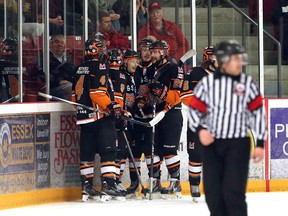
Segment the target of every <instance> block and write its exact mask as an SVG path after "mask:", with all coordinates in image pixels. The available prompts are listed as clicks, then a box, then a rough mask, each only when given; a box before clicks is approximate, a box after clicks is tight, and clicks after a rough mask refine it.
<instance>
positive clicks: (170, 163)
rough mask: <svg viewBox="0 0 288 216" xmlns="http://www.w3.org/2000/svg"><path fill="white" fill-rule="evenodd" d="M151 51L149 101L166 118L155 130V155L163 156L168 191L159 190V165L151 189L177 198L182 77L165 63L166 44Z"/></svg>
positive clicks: (181, 119)
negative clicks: (151, 66)
mask: <svg viewBox="0 0 288 216" xmlns="http://www.w3.org/2000/svg"><path fill="white" fill-rule="evenodd" d="M150 51H151V60H152V63H153V64H154V66H155V72H154V73H153V79H152V80H151V83H150V84H149V89H150V92H151V94H152V95H153V96H154V100H152V101H153V102H154V103H155V102H156V104H157V106H156V112H160V111H163V110H165V111H166V115H165V117H164V118H163V119H162V120H161V121H160V123H159V124H158V125H157V127H156V137H155V141H156V143H155V153H156V155H157V154H158V155H159V153H160V156H163V158H164V160H165V164H166V167H167V169H168V172H169V175H170V185H169V187H167V188H161V184H160V163H159V164H157V165H155V163H154V165H153V167H154V169H153V177H154V178H156V179H155V181H154V185H153V187H154V189H155V190H161V194H162V195H163V196H166V195H168V196H169V195H172V194H173V195H175V194H177V195H179V193H181V191H182V189H181V185H180V158H179V156H178V153H177V150H178V147H179V141H180V136H181V130H182V125H183V117H182V112H181V100H180V92H179V91H180V89H181V86H182V83H183V78H184V74H183V70H182V69H181V68H178V66H177V65H176V64H174V63H172V62H170V61H168V60H167V58H168V56H169V45H168V44H167V43H166V42H165V41H159V40H158V41H155V42H153V43H152V44H151V46H150ZM155 99H156V100H155ZM157 148H158V150H159V151H158V152H157ZM154 162H157V161H154ZM149 174H150V173H149ZM155 174H156V175H155ZM150 175H151V174H150Z"/></svg>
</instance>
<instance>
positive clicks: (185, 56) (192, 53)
mask: <svg viewBox="0 0 288 216" xmlns="http://www.w3.org/2000/svg"><path fill="white" fill-rule="evenodd" d="M196 54H197V52H196V51H195V50H194V49H191V50H189V51H188V52H186V53H185V54H184V55H183V56H182V57H181V58H180V60H179V63H178V65H179V66H180V67H181V66H182V65H183V64H184V63H185V62H186V61H187V60H188V59H189V58H191V57H193V56H195V55H196Z"/></svg>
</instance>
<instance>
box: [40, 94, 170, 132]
mask: <svg viewBox="0 0 288 216" xmlns="http://www.w3.org/2000/svg"><path fill="white" fill-rule="evenodd" d="M38 95H39V96H41V97H44V98H47V99H51V100H57V101H62V102H64V103H67V104H70V105H73V106H80V107H83V108H84V109H87V110H91V111H96V112H99V113H103V114H105V115H110V114H109V113H108V112H105V111H103V110H98V109H94V108H93V107H89V106H86V105H84V104H80V103H76V102H73V101H69V100H65V99H63V98H59V97H56V96H52V95H48V94H44V93H42V92H38ZM164 116H165V112H160V113H158V114H157V116H155V118H153V119H152V120H151V121H149V122H142V121H138V120H136V119H133V118H131V117H126V116H121V119H123V120H126V121H129V122H131V123H132V124H138V125H141V126H144V127H153V126H154V125H156V124H158V123H159V122H160V121H161V120H162V119H163V118H164Z"/></svg>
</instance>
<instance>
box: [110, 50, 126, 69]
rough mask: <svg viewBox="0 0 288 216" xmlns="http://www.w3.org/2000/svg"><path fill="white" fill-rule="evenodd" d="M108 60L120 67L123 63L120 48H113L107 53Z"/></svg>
mask: <svg viewBox="0 0 288 216" xmlns="http://www.w3.org/2000/svg"><path fill="white" fill-rule="evenodd" d="M107 56H108V62H109V64H110V65H111V64H112V65H113V66H118V67H120V66H121V65H122V63H123V55H122V52H121V50H120V49H111V50H109V51H108V53H107Z"/></svg>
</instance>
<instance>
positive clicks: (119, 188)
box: [116, 180, 127, 196]
mask: <svg viewBox="0 0 288 216" xmlns="http://www.w3.org/2000/svg"><path fill="white" fill-rule="evenodd" d="M116 187H117V189H118V190H119V191H120V192H121V193H122V194H123V195H125V196H126V195H127V189H126V188H125V187H124V185H123V184H122V182H121V181H120V180H116Z"/></svg>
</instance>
